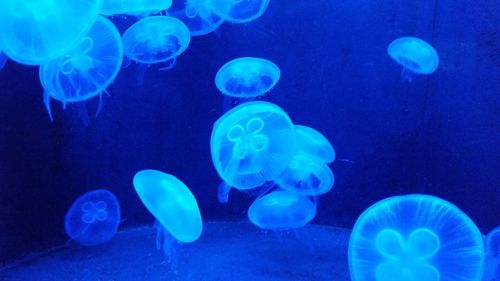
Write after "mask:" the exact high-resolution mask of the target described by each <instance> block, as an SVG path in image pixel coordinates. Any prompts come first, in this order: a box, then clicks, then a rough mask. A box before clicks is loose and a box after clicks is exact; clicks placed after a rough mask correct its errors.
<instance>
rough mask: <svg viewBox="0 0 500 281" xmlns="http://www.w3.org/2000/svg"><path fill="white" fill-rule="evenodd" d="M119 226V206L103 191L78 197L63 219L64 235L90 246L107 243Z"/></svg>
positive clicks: (113, 196)
mask: <svg viewBox="0 0 500 281" xmlns="http://www.w3.org/2000/svg"><path fill="white" fill-rule="evenodd" d="M119 224H120V205H119V204H118V200H117V199H116V197H115V195H113V193H111V192H110V191H108V190H105V189H96V190H92V191H89V192H87V193H85V194H83V195H82V196H80V197H78V199H76V201H75V202H74V203H73V205H71V208H70V209H69V210H68V212H67V213H66V218H65V219H64V228H65V230H66V234H67V235H68V236H69V237H71V239H73V240H75V241H76V242H78V243H79V244H82V245H85V246H92V245H98V244H102V243H105V242H107V241H109V240H110V239H111V238H113V236H114V235H115V234H116V231H117V229H118V225H119Z"/></svg>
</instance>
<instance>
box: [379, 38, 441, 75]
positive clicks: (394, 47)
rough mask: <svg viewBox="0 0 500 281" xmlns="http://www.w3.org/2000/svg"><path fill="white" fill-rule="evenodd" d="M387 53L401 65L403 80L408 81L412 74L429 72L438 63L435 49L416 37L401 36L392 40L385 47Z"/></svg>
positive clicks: (431, 71) (434, 68)
mask: <svg viewBox="0 0 500 281" xmlns="http://www.w3.org/2000/svg"><path fill="white" fill-rule="evenodd" d="M387 53H388V54H389V56H390V57H391V58H392V59H393V60H395V61H396V62H397V63H398V64H400V65H402V66H403V71H402V72H401V77H402V78H403V81H408V82H410V81H411V80H412V79H413V75H414V74H431V73H433V72H434V71H436V69H437V67H438V65H439V57H438V54H437V52H436V50H434V48H433V47H432V46H431V45H429V44H428V43H427V42H425V41H423V40H422V39H419V38H416V37H401V38H398V39H396V40H394V41H392V42H391V44H389V46H388V47H387Z"/></svg>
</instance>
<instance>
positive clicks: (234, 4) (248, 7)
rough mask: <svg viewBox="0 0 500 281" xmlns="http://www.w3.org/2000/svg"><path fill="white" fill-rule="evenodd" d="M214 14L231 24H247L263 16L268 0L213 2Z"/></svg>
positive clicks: (218, 0)
mask: <svg viewBox="0 0 500 281" xmlns="http://www.w3.org/2000/svg"><path fill="white" fill-rule="evenodd" d="M212 5H213V9H214V12H215V13H216V14H217V15H218V16H219V17H221V18H222V19H223V20H225V21H228V22H232V23H248V22H251V21H254V20H256V19H257V18H259V17H260V16H262V15H263V14H264V12H265V11H266V10H267V6H268V5H269V0H243V1H242V0H213V1H212Z"/></svg>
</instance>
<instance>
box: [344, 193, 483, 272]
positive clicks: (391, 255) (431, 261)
mask: <svg viewBox="0 0 500 281" xmlns="http://www.w3.org/2000/svg"><path fill="white" fill-rule="evenodd" d="M483 256H484V245H483V241H482V236H481V233H480V232H479V230H478V229H477V227H476V225H474V223H473V222H472V220H471V219H470V218H469V217H467V215H466V214H464V213H463V212H462V211H461V210H460V209H458V208H457V207H456V206H454V205H452V204H451V203H449V202H447V201H444V200H442V199H439V198H436V197H433V196H428V195H420V194H414V195H406V196H396V197H390V198H388V199H385V200H382V201H380V202H378V203H376V204H375V205H373V206H371V207H369V208H368V209H367V210H366V211H364V212H363V214H361V216H360V217H359V218H358V220H357V221H356V223H355V225H354V228H353V231H352V234H351V238H350V241H349V268H350V271H351V279H352V280H353V281H417V280H426V281H439V280H455V281H479V280H481V276H482V273H483Z"/></svg>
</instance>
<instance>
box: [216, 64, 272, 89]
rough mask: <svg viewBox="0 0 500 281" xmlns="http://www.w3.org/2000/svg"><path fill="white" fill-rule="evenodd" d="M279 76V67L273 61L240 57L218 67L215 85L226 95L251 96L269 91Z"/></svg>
mask: <svg viewBox="0 0 500 281" xmlns="http://www.w3.org/2000/svg"><path fill="white" fill-rule="evenodd" d="M280 76H281V72H280V69H279V68H278V66H277V65H275V64H274V63H273V62H271V61H269V60H266V59H261V58H253V57H242V58H237V59H234V60H232V61H229V62H227V63H226V64H224V65H223V66H222V67H221V68H220V69H219V71H218V72H217V75H215V85H216V86H217V89H219V91H221V92H222V93H223V94H225V95H227V96H232V97H239V98H252V97H257V96H260V95H263V94H265V93H267V92H269V91H271V89H272V88H273V87H274V86H275V85H276V83H278V80H279V79H280Z"/></svg>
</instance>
